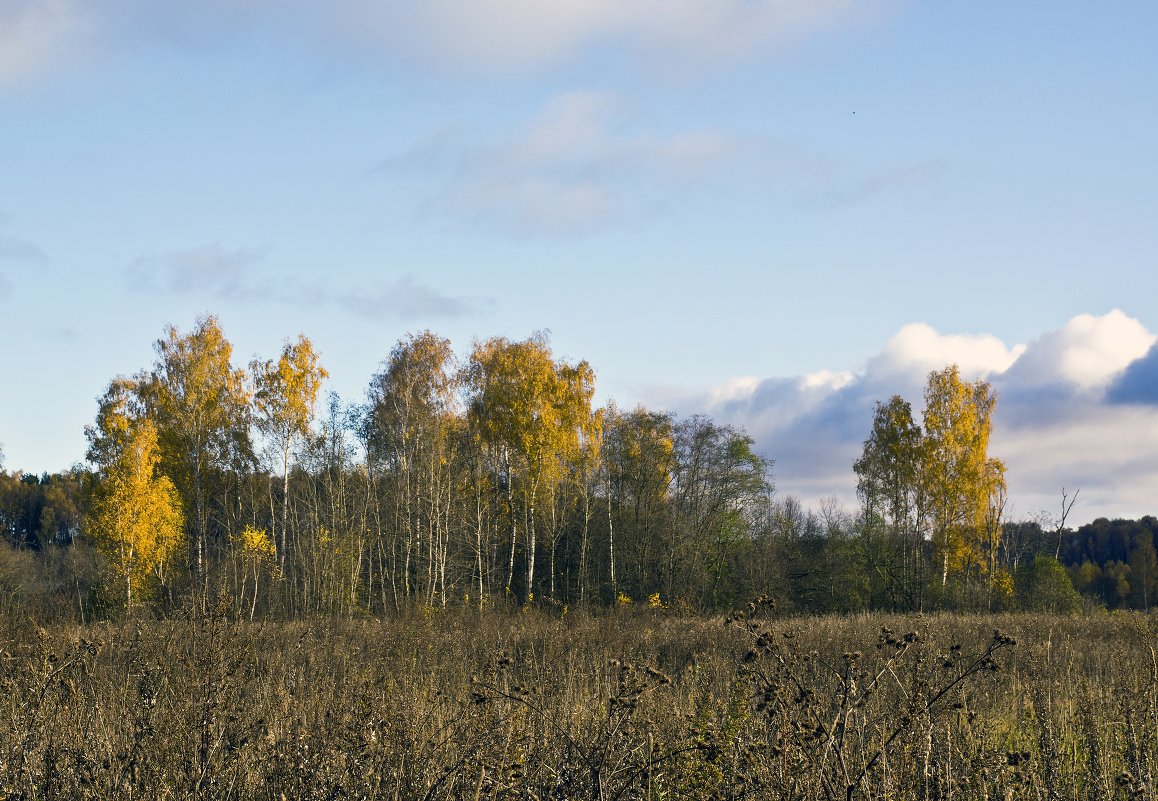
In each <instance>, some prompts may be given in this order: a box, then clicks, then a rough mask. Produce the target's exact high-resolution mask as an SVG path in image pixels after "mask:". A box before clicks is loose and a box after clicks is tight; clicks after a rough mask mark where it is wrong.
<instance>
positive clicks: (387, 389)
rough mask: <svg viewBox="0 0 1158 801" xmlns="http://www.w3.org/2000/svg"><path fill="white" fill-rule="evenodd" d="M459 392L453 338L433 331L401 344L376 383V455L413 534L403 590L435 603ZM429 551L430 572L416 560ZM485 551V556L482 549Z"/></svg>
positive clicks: (397, 510)
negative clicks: (422, 596)
mask: <svg viewBox="0 0 1158 801" xmlns="http://www.w3.org/2000/svg"><path fill="white" fill-rule="evenodd" d="M457 391H458V373H457V371H456V370H455V368H454V353H453V351H452V350H451V346H450V340H447V339H442V338H440V337H437V336H435V335H434V334H432V333H431V332H429V331H423V332H422V333H421V334H417V335H413V336H410V337H409V338H407V339H406V340H403V341H401V342H399V343H398V344H397V345H395V346H394V349H393V350H392V351H391V352H390V356H389V358H388V359H387V360H386V362H385V363H384V364H383V366H382V369H381V370H380V371H379V372H378V373H377V374H376V375H375V376H374V378H373V379H372V380H371V382H370V390H369V401H370V404H369V408H368V415H367V421H366V424H367V431H366V437H367V440H366V441H367V453H368V460H369V463H370V464H371V465H372V466H373V467H374V468H375V472H382V473H384V474H385V476H386V478H387V479H388V480H389V484H390V490H391V492H390V494H389V497H388V498H387V503H388V504H389V505H391V506H392V507H393V509H392V511H393V513H392V514H391V515H390V517H391V518H392V519H393V520H394V521H396V523H397V525H398V527H399V528H400V529H401V530H402V532H403V533H404V534H405V538H404V541H403V543H402V548H403V559H402V569H401V579H402V586H403V592H404V594H405V596H406V597H407V598H409V597H410V596H411V594H412V593H413V592H415V591H422V592H423V594H424V595H425V596H426V601H427V603H430V602H431V600H432V599H433V597H434V593H435V592H436V591H440V593H441V594H440V597H441V598H442V602H443V603H445V601H446V562H447V546H448V537H449V530H448V525H447V513H446V507H447V505H448V503H449V501H450V490H451V483H452V480H453V477H452V476H451V475H450V471H449V469H448V468H449V466H450V462H451V454H450V450H451V442H452V436H451V435H452V432H453V428H454V415H455V411H456V409H455V399H456V394H457ZM480 547H481V545H480ZM423 553H425V555H426V570H425V572H424V575H423V573H422V571H421V570H420V568H419V567H418V566H417V565H415V564H414V562H415V560H416V559H418V558H420V557H421V556H422V554H423ZM477 556H478V557H479V561H480V563H481V553H480V554H477ZM479 568H480V575H481V564H480V565H479ZM419 585H421V586H419ZM480 592H481V590H480Z"/></svg>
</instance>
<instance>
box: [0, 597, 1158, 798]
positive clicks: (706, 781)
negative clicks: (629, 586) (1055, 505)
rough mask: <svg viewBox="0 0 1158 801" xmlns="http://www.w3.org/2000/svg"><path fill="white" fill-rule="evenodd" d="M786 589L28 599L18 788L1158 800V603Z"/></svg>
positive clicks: (13, 683)
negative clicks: (366, 598)
mask: <svg viewBox="0 0 1158 801" xmlns="http://www.w3.org/2000/svg"><path fill="white" fill-rule="evenodd" d="M765 612H767V610H765V609H763V608H762V606H761V605H759V604H755V605H753V606H752V608H751V609H749V610H745V611H744V612H742V613H741V614H739V615H738V616H736V617H735V619H734V620H733V622H732V623H731V625H728V626H725V625H724V624H723V622H722V621H720V620H708V619H701V618H692V619H688V618H679V617H668V616H664V615H655V616H652V615H650V614H639V613H636V614H608V615H605V616H600V617H594V616H584V615H567V616H565V617H563V618H561V619H560V618H558V617H551V616H547V615H543V614H537V613H531V614H513V615H504V614H500V613H488V614H483V615H479V614H477V613H471V612H467V611H459V612H441V613H437V614H433V613H432V614H419V613H416V614H415V615H414V616H412V617H410V618H407V619H396V620H390V621H361V622H351V621H317V622H314V623H309V624H306V623H280V624H274V623H270V624H265V625H254V624H248V623H242V622H238V621H236V620H232V619H229V618H227V617H226V616H224V615H210V616H208V617H198V618H194V617H190V618H186V619H182V620H166V621H154V620H127V621H122V622H119V623H116V624H102V625H96V626H89V627H87V628H83V629H82V628H76V627H56V628H50V629H41V628H38V627H36V626H35V625H34V624H32V623H30V622H28V621H26V620H21V619H20V618H14V617H9V618H7V619H5V620H3V621H0V684H2V688H3V689H2V690H0V798H13V799H41V798H43V799H68V798H78V799H98V798H99V799H122V798H123V799H131V798H150V799H152V798H157V799H186V798H206V799H209V798H212V799H218V798H237V799H281V798H286V799H371V798H373V799H377V798H389V799H484V798H485V799H495V798H511V799H515V798H519V799H544V800H545V799H599V800H600V801H603V800H610V799H645V798H646V799H661V798H671V799H677V798H678V799H696V798H704V799H708V798H713V799H716V798H719V799H741V798H751V799H778V798H783V799H789V798H793V799H795V798H800V799H812V798H841V799H850V798H864V799H886V798H887V799H940V798H944V799H948V798H960V799H1006V798H1019V799H1020V798H1035V799H1036V798H1041V799H1053V798H1057V799H1127V798H1146V799H1154V798H1155V788H1156V780H1158V660H1156V657H1155V644H1156V640H1158V618H1156V617H1155V616H1153V615H1151V616H1149V617H1147V616H1143V615H1112V616H1111V615H1103V616H1098V617H1085V618H1054V617H1046V616H1020V617H1001V618H997V617H978V616H948V615H946V616H932V617H900V616H895V617H890V616H880V615H874V616H860V617H845V618H838V617H826V618H777V617H774V616H770V615H768V616H766V615H765ZM995 630H996V631H999V632H1001V633H1000V634H999V635H997V636H995ZM1011 640H1013V641H1016V645H1014V644H1013V643H1012V642H1011Z"/></svg>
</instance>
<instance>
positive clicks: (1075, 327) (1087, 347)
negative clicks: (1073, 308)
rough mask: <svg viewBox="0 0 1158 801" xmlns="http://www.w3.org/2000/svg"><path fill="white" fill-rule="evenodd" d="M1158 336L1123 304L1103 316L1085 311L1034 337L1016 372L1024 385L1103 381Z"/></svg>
mask: <svg viewBox="0 0 1158 801" xmlns="http://www.w3.org/2000/svg"><path fill="white" fill-rule="evenodd" d="M1155 341H1158V337H1156V336H1154V335H1153V334H1151V333H1150V332H1149V331H1147V330H1146V327H1145V326H1143V325H1142V323H1140V322H1139V321H1137V320H1135V319H1134V318H1132V317H1129V316H1127V315H1126V314H1124V313H1123V312H1121V311H1120V310H1118V309H1114V310H1113V311H1111V312H1109V313H1108V314H1105V315H1102V316H1101V317H1095V316H1093V315H1090V314H1082V315H1078V316H1077V317H1074V318H1073V319H1072V320H1070V321H1069V322H1068V323H1066V324H1065V326H1063V327H1062V328H1060V329H1059V330H1057V331H1050V332H1048V333H1046V334H1043V335H1042V336H1040V337H1038V338H1037V339H1035V340H1034V341H1033V342H1031V343H1029V346H1028V347H1027V349H1026V352H1025V355H1024V356H1023V357H1022V358H1020V359H1018V360H1017V366H1016V368H1015V370H1014V373H1015V377H1016V379H1017V382H1018V383H1019V384H1022V385H1031V386H1032V385H1042V384H1049V383H1052V382H1055V381H1062V382H1065V383H1069V384H1074V385H1076V386H1078V387H1081V388H1082V389H1092V388H1094V387H1101V386H1105V385H1106V384H1107V383H1109V381H1110V379H1112V378H1113V377H1114V376H1115V375H1116V374H1118V373H1119V372H1121V371H1122V370H1125V369H1126V367H1127V365H1129V364H1130V363H1131V362H1133V361H1135V360H1137V359H1140V358H1142V357H1143V356H1145V355H1146V352H1147V351H1148V350H1150V347H1151V346H1152V345H1153V344H1154V343H1155Z"/></svg>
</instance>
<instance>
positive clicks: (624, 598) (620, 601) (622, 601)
mask: <svg viewBox="0 0 1158 801" xmlns="http://www.w3.org/2000/svg"><path fill="white" fill-rule="evenodd" d="M631 604H632V600H631V596H630V595H628V594H627V593H625V592H620V593H619V594H618V595H616V596H615V605H616V606H631Z"/></svg>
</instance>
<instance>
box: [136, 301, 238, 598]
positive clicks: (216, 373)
mask: <svg viewBox="0 0 1158 801" xmlns="http://www.w3.org/2000/svg"><path fill="white" fill-rule="evenodd" d="M155 349H156V352H157V361H156V363H155V365H154V367H153V369H152V371H151V372H149V373H147V374H143V375H141V376H139V377H138V379H137V380H136V387H135V389H136V392H137V393H138V394H139V395H140V397H141V398H142V400H143V406H144V410H145V414H146V415H147V416H148V417H149V418H150V419H151V420H153V421H154V422H155V424H156V426H157V443H158V447H159V448H160V453H161V466H162V469H163V471H164V472H165V474H166V475H168V476H170V478H171V479H172V480H173V483H174V484H175V485H176V487H177V489H178V491H179V492H180V493H181V496H182V497H183V498H184V499H185V500H186V504H187V506H188V507H190V508H191V511H192V513H193V515H192V520H191V521H189V522H190V528H191V529H192V538H191V539H192V544H191V547H192V554H191V556H192V562H193V568H194V570H195V571H196V573H197V575H198V576H199V577H202V578H207V575H206V574H207V568H208V559H209V542H208V540H209V513H210V509H209V505H210V503H211V501H212V500H213V499H214V496H213V495H211V494H210V486H209V484H210V480H211V477H212V474H213V473H214V471H215V470H224V469H225V468H227V467H229V466H231V465H232V466H236V467H241V466H242V465H243V464H244V463H245V462H252V447H251V445H250V441H249V418H250V414H249V412H250V407H249V400H250V398H249V393H248V392H247V390H246V387H245V373H244V371H242V370H236V369H234V368H233V366H232V365H231V364H230V358H231V356H232V354H233V346H232V345H231V344H230V343H229V341H228V340H227V339H226V338H225V335H224V334H223V333H222V331H221V326H220V325H219V324H218V322H217V318H216V317H213V316H205V317H202V318H200V319H198V320H197V324H196V326H195V328H194V330H193V331H192V332H191V333H189V334H185V335H182V334H181V332H180V331H178V330H177V328H176V327H175V326H169V328H168V329H166V331H165V336H163V337H162V338H161V339H158V340H157V342H156V344H155Z"/></svg>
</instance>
